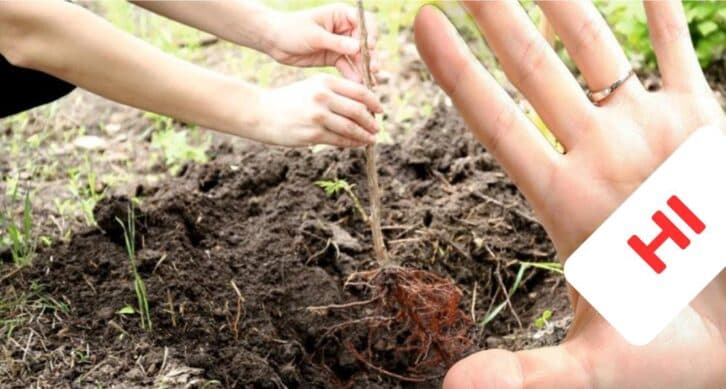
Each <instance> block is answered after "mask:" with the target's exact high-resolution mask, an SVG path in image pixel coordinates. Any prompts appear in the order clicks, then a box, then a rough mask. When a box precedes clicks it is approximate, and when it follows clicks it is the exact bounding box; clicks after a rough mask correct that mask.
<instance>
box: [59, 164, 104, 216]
mask: <svg viewBox="0 0 726 389" xmlns="http://www.w3.org/2000/svg"><path fill="white" fill-rule="evenodd" d="M68 176H69V178H70V181H69V183H68V190H69V191H70V192H71V194H72V195H73V197H74V198H75V199H76V201H77V203H78V207H79V208H80V211H81V213H82V214H83V217H84V218H85V220H86V224H88V225H89V226H92V227H93V226H96V218H95V217H94V216H93V208H94V207H95V206H96V204H97V203H98V202H99V201H101V200H102V199H103V197H104V196H105V195H106V191H105V190H103V191H101V192H98V190H97V187H98V182H97V181H96V174H95V173H94V171H93V168H92V165H91V163H90V161H89V159H88V156H87V155H86V157H85V168H84V169H83V171H81V170H80V169H76V168H71V169H70V170H69V171H68ZM84 176H85V177H84ZM84 179H85V184H84ZM58 206H59V203H58V202H56V207H58ZM59 211H60V209H59ZM61 214H62V213H61Z"/></svg>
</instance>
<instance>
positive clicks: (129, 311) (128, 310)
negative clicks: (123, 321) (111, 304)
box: [116, 305, 136, 315]
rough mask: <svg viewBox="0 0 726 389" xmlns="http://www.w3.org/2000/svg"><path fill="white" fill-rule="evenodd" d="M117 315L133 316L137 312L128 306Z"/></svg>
mask: <svg viewBox="0 0 726 389" xmlns="http://www.w3.org/2000/svg"><path fill="white" fill-rule="evenodd" d="M116 313H117V314H119V315H133V314H134V313H136V311H135V310H134V307H132V306H130V305H127V306H125V307H123V308H121V309H119V310H118V311H116Z"/></svg>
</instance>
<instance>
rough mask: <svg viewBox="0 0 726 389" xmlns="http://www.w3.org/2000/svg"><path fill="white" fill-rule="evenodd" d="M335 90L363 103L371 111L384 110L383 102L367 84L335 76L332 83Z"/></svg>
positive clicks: (378, 111)
mask: <svg viewBox="0 0 726 389" xmlns="http://www.w3.org/2000/svg"><path fill="white" fill-rule="evenodd" d="M329 86H330V89H332V90H333V92H335V93H337V94H339V95H343V96H345V97H348V98H351V99H353V100H355V101H360V102H361V103H363V104H364V105H365V106H366V107H367V108H368V110H369V111H371V112H375V113H381V112H383V107H382V106H381V102H380V101H379V100H378V98H377V97H376V95H374V94H373V92H371V91H370V90H368V88H366V87H365V86H363V85H361V84H359V83H355V82H353V81H350V80H346V79H342V78H334V79H333V80H332V81H331V83H330V85H329Z"/></svg>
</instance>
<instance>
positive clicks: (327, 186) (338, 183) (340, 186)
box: [315, 179, 368, 223]
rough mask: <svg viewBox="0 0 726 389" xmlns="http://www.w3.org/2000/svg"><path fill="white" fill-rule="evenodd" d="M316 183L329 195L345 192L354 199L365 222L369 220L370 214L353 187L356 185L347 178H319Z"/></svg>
mask: <svg viewBox="0 0 726 389" xmlns="http://www.w3.org/2000/svg"><path fill="white" fill-rule="evenodd" d="M315 185H317V186H319V187H320V188H322V189H323V191H324V192H325V195H326V196H328V197H331V196H335V195H337V194H338V193H340V192H341V191H342V192H345V193H346V194H347V195H348V197H350V199H351V200H352V201H353V205H354V206H355V209H356V210H357V211H358V213H359V214H360V216H361V217H362V218H363V221H364V222H366V223H367V222H368V215H367V214H366V211H365V210H364V209H363V206H361V204H360V200H358V196H356V195H355V192H353V187H355V185H351V184H349V183H348V181H346V180H339V179H335V180H319V181H315Z"/></svg>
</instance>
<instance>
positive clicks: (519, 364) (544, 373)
mask: <svg viewBox="0 0 726 389" xmlns="http://www.w3.org/2000/svg"><path fill="white" fill-rule="evenodd" d="M581 366H582V365H581V364H580V363H579V362H578V361H577V359H575V358H574V357H573V356H572V354H570V353H569V352H568V351H567V349H566V348H565V347H564V346H557V347H546V348H540V349H536V350H527V351H520V352H516V353H513V352H511V351H506V350H487V351H482V352H479V353H476V354H474V355H471V356H469V357H467V358H466V359H463V360H461V361H459V363H457V364H456V365H454V367H452V368H451V370H449V372H448V373H447V374H446V378H445V379H444V385H443V386H444V389H457V388H482V389H483V388H501V389H521V388H525V387H526V388H585V387H589V386H590V385H588V384H589V383H590V381H591V380H590V377H589V376H588V374H587V373H586V372H585V371H583V369H582V367H581Z"/></svg>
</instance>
